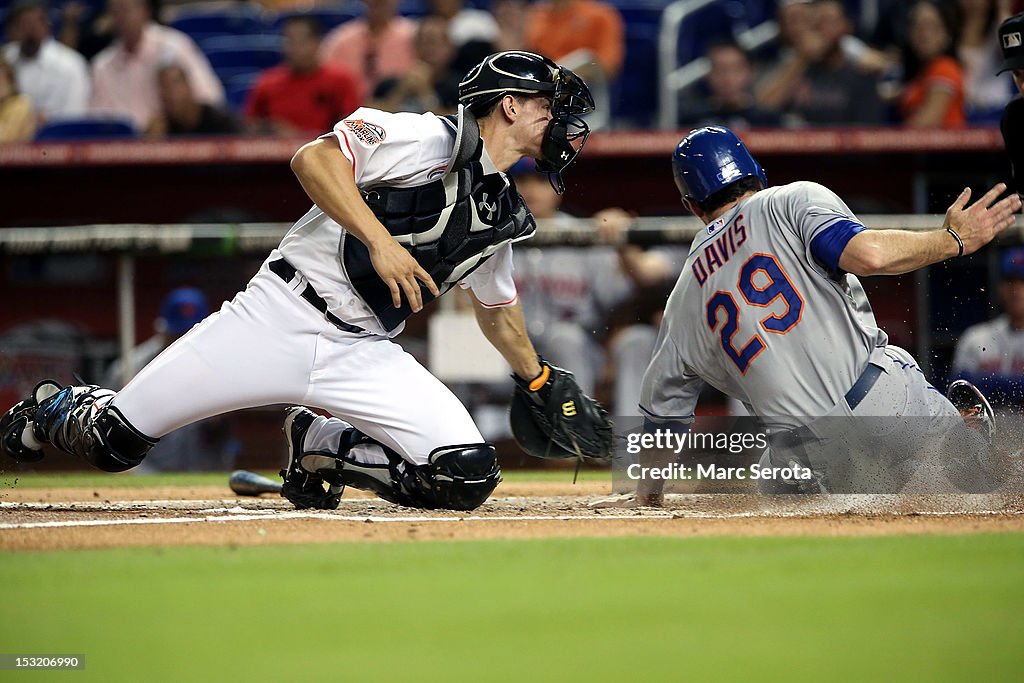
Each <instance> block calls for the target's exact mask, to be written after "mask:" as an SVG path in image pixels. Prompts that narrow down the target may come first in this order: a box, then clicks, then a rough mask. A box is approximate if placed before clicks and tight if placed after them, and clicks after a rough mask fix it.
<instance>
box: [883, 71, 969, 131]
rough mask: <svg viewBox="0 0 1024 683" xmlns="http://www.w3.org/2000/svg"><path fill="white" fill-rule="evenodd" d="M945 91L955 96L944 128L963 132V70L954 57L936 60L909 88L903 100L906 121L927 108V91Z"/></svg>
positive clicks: (943, 121) (901, 110) (943, 122)
mask: <svg viewBox="0 0 1024 683" xmlns="http://www.w3.org/2000/svg"><path fill="white" fill-rule="evenodd" d="M932 88H942V89H943V90H948V91H950V92H952V93H953V99H951V100H950V101H949V107H947V108H946V113H945V115H944V116H943V117H942V123H941V124H940V126H939V127H941V128H962V127H963V126H964V125H965V124H966V123H967V115H966V114H965V113H964V70H963V67H961V66H960V63H959V62H957V61H956V60H955V59H953V58H952V57H948V56H945V55H943V56H941V57H936V58H935V59H933V60H932V61H931V62H929V63H928V66H926V67H925V68H924V70H923V71H921V73H919V74H918V75H917V77H916V78H915V79H914V80H912V81H911V82H910V83H908V84H907V88H906V90H905V91H904V92H903V97H902V98H901V99H900V112H901V113H902V114H903V120H904V121H906V120H908V119H909V118H910V117H911V116H913V115H914V112H916V111H917V109H918V108H919V107H920V106H921V105H922V104H924V101H925V98H926V97H927V95H928V91H929V90H931V89H932Z"/></svg>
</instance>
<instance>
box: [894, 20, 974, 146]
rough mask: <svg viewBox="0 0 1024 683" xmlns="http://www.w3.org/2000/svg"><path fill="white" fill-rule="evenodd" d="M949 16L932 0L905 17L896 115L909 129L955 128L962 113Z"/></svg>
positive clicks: (964, 117)
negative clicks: (901, 74)
mask: <svg viewBox="0 0 1024 683" xmlns="http://www.w3.org/2000/svg"><path fill="white" fill-rule="evenodd" d="M954 35H955V34H954V28H953V24H952V18H951V17H950V15H949V13H948V12H946V11H944V10H943V8H942V7H940V6H939V5H937V4H936V3H934V2H932V0H920V1H919V2H915V3H914V4H913V5H911V7H910V13H909V15H908V16H907V44H906V46H905V47H904V49H903V82H904V83H905V86H904V88H903V93H902V94H901V95H900V100H899V108H900V118H901V119H902V121H903V123H904V124H905V125H907V126H910V127H911V128H959V127H962V126H963V125H964V124H965V123H966V122H967V115H966V113H965V112H964V71H963V68H962V67H961V66H960V62H959V61H957V58H956V43H955V40H954Z"/></svg>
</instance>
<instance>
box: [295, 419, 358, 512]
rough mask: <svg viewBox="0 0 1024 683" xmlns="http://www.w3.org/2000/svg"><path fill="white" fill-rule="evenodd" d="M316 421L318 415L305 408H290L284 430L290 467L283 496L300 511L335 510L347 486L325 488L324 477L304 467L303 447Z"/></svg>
mask: <svg viewBox="0 0 1024 683" xmlns="http://www.w3.org/2000/svg"><path fill="white" fill-rule="evenodd" d="M316 418H317V414H316V413H314V412H313V411H312V410H310V409H309V408H304V407H303V406H292V407H290V408H288V409H287V417H285V420H284V426H283V427H282V431H283V432H284V435H285V438H286V439H287V440H288V465H287V467H285V469H283V470H281V478H282V479H283V480H284V484H282V486H281V496H282V497H283V498H287V499H288V501H289V502H291V504H292V505H294V506H295V507H296V509H299V510H306V509H309V508H313V509H317V510H336V509H337V508H338V504H339V503H341V494H342V493H343V492H344V491H345V487H344V486H339V485H330V486H327V488H326V489H325V488H324V486H325V482H324V479H323V477H321V476H320V475H319V474H314V473H312V472H309V471H307V470H306V469H304V468H303V467H302V456H303V451H302V445H303V442H304V441H305V438H306V432H307V431H308V430H309V426H310V425H311V424H313V421H314V420H316Z"/></svg>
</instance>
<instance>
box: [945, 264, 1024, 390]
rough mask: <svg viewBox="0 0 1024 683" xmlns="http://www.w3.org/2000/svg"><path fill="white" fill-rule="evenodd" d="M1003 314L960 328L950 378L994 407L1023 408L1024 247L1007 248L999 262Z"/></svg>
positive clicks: (1000, 297)
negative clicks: (973, 388) (974, 389)
mask: <svg viewBox="0 0 1024 683" xmlns="http://www.w3.org/2000/svg"><path fill="white" fill-rule="evenodd" d="M999 299H1000V300H1001V301H1002V304H1003V314H1002V315H1000V316H998V317H997V318H994V319H992V320H989V321H988V322H984V323H980V324H978V325H974V326H972V327H969V328H967V329H966V330H964V333H963V335H962V336H961V337H960V341H959V343H958V344H957V345H956V352H955V354H954V356H953V370H952V374H953V375H954V377H953V379H966V380H968V381H969V382H971V383H972V384H974V385H975V386H976V387H978V388H979V389H981V392H982V393H983V394H985V396H987V397H988V399H989V401H991V402H992V404H993V406H995V407H1002V408H1011V407H1016V408H1018V409H1020V408H1021V407H1024V247H1013V248H1010V249H1007V250H1006V251H1005V252H1004V253H1003V255H1002V259H1001V261H1000V265H999Z"/></svg>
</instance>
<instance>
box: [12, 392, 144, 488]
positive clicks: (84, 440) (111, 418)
mask: <svg viewBox="0 0 1024 683" xmlns="http://www.w3.org/2000/svg"><path fill="white" fill-rule="evenodd" d="M113 396H114V392H113V391H111V390H110V389H101V388H99V387H97V386H69V387H64V388H63V389H61V390H60V391H58V392H57V393H55V394H53V395H52V396H50V397H49V398H47V399H45V400H43V401H41V402H40V403H39V407H38V408H37V409H36V411H35V415H34V417H33V418H32V434H33V436H34V437H35V438H36V440H37V441H39V442H40V443H52V444H53V445H54V446H56V447H57V448H59V449H60V450H62V451H64V452H66V453H71V454H72V455H77V456H78V457H80V458H82V459H84V460H85V461H86V462H88V463H90V464H92V465H93V466H94V467H97V468H99V469H101V470H104V471H106V472H123V471H125V470H129V469H131V468H133V467H135V466H136V465H138V464H139V463H141V462H142V459H143V458H145V457H146V453H148V452H149V449H151V448H152V447H153V446H154V445H155V444H156V442H157V441H158V439H153V438H151V437H148V436H146V435H145V434H143V433H142V432H140V431H139V430H137V429H135V427H133V426H132V425H131V424H130V423H129V422H128V420H126V419H125V417H124V415H122V414H121V411H119V410H118V409H117V408H115V407H114V406H111V405H109V402H110V399H111V398H113Z"/></svg>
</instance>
